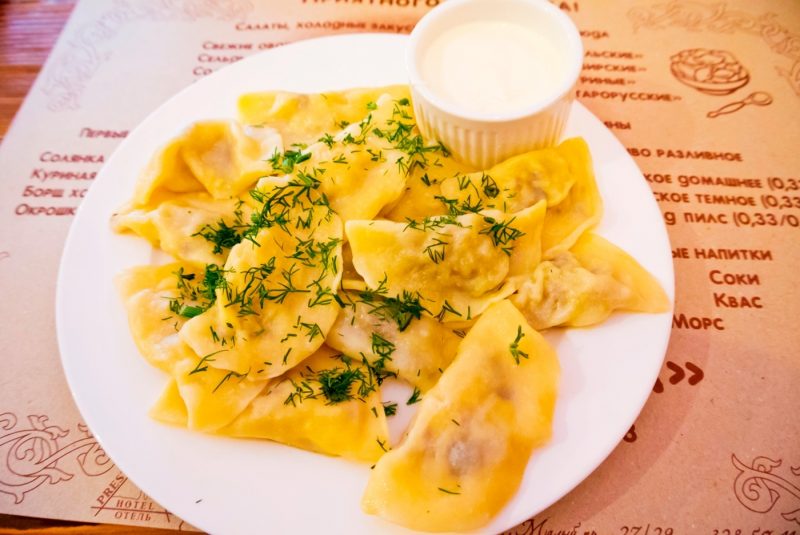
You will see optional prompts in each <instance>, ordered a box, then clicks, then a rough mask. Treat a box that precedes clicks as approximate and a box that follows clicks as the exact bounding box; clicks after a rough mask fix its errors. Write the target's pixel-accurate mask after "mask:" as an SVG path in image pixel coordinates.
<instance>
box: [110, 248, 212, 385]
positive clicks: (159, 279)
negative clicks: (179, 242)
mask: <svg viewBox="0 0 800 535" xmlns="http://www.w3.org/2000/svg"><path fill="white" fill-rule="evenodd" d="M202 280H203V272H202V270H196V268H193V267H192V266H190V265H187V264H181V263H177V262H175V263H171V264H165V265H161V266H137V267H134V268H131V269H128V270H126V271H124V272H122V273H120V274H119V275H118V276H117V278H116V284H117V287H118V289H119V291H120V294H121V296H122V299H123V301H124V303H125V309H126V310H127V312H128V326H129V327H130V330H131V335H132V337H133V340H134V342H135V343H136V347H137V348H138V349H139V353H141V354H142V356H143V357H144V358H145V360H147V362H149V363H150V364H152V365H153V366H155V367H156V368H159V369H160V370H163V371H165V372H167V373H172V371H173V369H174V367H175V364H176V362H177V361H178V360H179V359H180V358H182V355H181V353H180V349H179V348H178V345H180V343H181V342H180V338H179V337H178V331H179V330H180V329H181V327H183V324H184V323H186V321H187V320H188V319H189V317H191V316H192V315H193V314H199V313H200V312H202V310H204V309H205V307H206V306H208V303H207V302H206V301H204V299H203V296H202V295H201V294H200V293H199V292H197V291H196V288H197V286H196V284H195V281H196V282H197V283H200V281H202ZM190 286H191V287H190ZM192 290H195V291H194V292H193V291H192Z"/></svg>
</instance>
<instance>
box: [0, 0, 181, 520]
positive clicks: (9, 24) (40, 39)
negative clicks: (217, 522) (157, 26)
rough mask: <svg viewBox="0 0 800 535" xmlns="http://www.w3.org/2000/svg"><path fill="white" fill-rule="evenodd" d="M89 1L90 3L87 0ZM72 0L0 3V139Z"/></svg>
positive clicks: (1, 0)
mask: <svg viewBox="0 0 800 535" xmlns="http://www.w3.org/2000/svg"><path fill="white" fill-rule="evenodd" d="M90 1H95V0H90ZM74 5H75V0H47V1H41V0H0V141H1V140H2V138H3V137H4V136H5V134H6V132H7V131H8V127H9V125H10V124H11V121H12V120H13V119H14V115H15V114H16V113H17V110H18V109H19V107H20V105H21V104H22V101H23V100H24V99H25V95H26V94H27V93H28V90H30V88H31V85H33V82H34V80H35V79H36V75H37V74H39V71H40V70H41V68H42V65H43V64H44V62H45V60H46V59H47V56H48V54H49V53H50V50H51V49H52V48H53V45H54V44H55V42H56V40H57V39H58V36H59V34H60V33H61V29H62V28H63V27H64V24H65V23H66V22H67V18H69V14H70V13H71V12H72V8H73V7H74ZM84 533H86V534H89V535H121V534H125V533H131V534H136V535H145V534H153V535H155V534H169V533H174V532H172V531H169V530H160V529H144V528H134V527H129V526H115V525H109V524H86V523H82V522H68V521H64V520H49V519H42V518H29V517H23V516H13V515H3V514H0V535H10V534H17V535H19V534H24V535H34V534H39V535H78V534H84Z"/></svg>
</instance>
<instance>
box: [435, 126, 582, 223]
mask: <svg viewBox="0 0 800 535" xmlns="http://www.w3.org/2000/svg"><path fill="white" fill-rule="evenodd" d="M571 143H572V142H571V141H565V142H564V143H562V144H561V145H559V146H558V147H553V148H547V149H541V150H536V151H532V152H528V153H525V154H520V155H519V156H514V157H512V158H509V159H508V160H505V161H504V162H501V163H499V164H497V165H495V166H494V167H492V168H491V169H488V170H486V171H481V172H477V173H470V174H468V175H462V176H456V177H452V178H449V179H447V180H445V181H443V182H442V183H441V190H442V196H443V197H444V198H445V199H447V202H448V203H452V202H455V206H456V207H459V208H461V209H463V208H469V207H472V208H473V209H474V208H475V207H480V208H479V209H487V208H494V209H496V210H501V211H503V212H510V213H513V212H518V211H520V210H522V209H524V208H527V207H529V206H533V205H534V204H536V203H537V202H539V201H540V200H542V199H545V200H546V201H547V206H549V207H552V206H555V205H557V204H558V203H560V202H561V201H563V200H564V199H565V198H566V197H567V194H568V193H569V191H570V188H572V186H573V184H574V183H575V176H574V175H573V174H572V172H571V171H572V170H571V169H570V164H569V159H568V157H570V156H571V154H570V153H571V152H572V148H571ZM437 213H440V212H437Z"/></svg>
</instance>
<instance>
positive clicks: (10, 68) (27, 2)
mask: <svg viewBox="0 0 800 535" xmlns="http://www.w3.org/2000/svg"><path fill="white" fill-rule="evenodd" d="M74 5H75V0H49V1H41V0H0V140H1V139H2V138H3V137H4V136H5V134H6V131H7V130H8V127H9V125H10V124H11V120H12V119H13V118H14V114H16V113H17V110H18V109H19V107H20V105H21V104H22V101H23V100H24V99H25V95H26V94H27V93H28V90H29V89H30V88H31V85H32V84H33V81H34V80H35V79H36V75H37V74H39V70H40V69H41V68H42V65H43V64H44V62H45V60H46V59H47V55H48V54H49V53H50V50H51V49H52V48H53V45H54V44H55V42H56V39H58V35H59V34H60V33H61V29H62V28H63V27H64V23H65V22H66V21H67V18H68V17H69V14H70V12H72V8H73V6H74Z"/></svg>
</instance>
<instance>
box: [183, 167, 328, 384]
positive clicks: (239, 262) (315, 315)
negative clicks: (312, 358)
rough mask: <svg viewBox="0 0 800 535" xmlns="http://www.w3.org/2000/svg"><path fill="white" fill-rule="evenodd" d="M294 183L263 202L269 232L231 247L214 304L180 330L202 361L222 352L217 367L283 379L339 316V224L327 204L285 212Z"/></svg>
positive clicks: (294, 189)
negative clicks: (284, 200) (281, 200)
mask: <svg viewBox="0 0 800 535" xmlns="http://www.w3.org/2000/svg"><path fill="white" fill-rule="evenodd" d="M293 184H295V183H291V182H290V183H288V184H286V186H285V188H287V189H285V190H281V189H276V190H274V191H273V192H272V193H271V197H270V198H271V199H272V201H270V200H269V199H264V201H265V204H264V210H263V211H261V212H258V214H259V217H258V218H257V219H259V218H260V219H259V220H260V221H262V223H263V224H264V225H265V226H264V228H262V229H261V230H259V231H258V233H257V234H255V235H254V236H250V238H249V239H245V240H243V241H242V242H241V243H239V244H238V245H235V246H234V247H233V248H232V249H231V252H230V254H229V255H228V259H227V261H226V263H225V267H224V280H223V281H220V286H219V287H218V288H217V289H216V302H215V304H214V306H213V307H211V308H210V309H209V310H208V311H206V312H204V313H203V314H201V315H199V316H197V317H195V318H192V319H191V320H189V321H188V322H187V323H186V324H185V325H184V326H183V328H182V329H181V331H180V336H181V338H182V339H183V340H184V341H185V342H186V343H187V344H188V345H189V346H190V347H191V348H192V349H194V351H195V352H196V353H197V354H199V355H205V354H209V353H214V352H217V351H222V352H221V353H219V355H217V357H216V358H215V361H214V364H213V366H214V367H216V368H221V369H225V370H232V371H235V372H237V373H248V372H250V373H258V374H262V375H263V376H264V377H275V376H277V375H280V374H282V373H283V372H284V371H286V370H287V369H289V368H291V367H293V366H294V365H295V364H297V363H299V362H300V361H302V360H303V359H305V358H306V357H308V356H309V355H311V354H312V353H313V352H314V351H316V350H317V349H318V348H319V347H320V345H322V342H323V341H324V339H325V335H326V333H327V332H328V330H329V329H330V327H331V325H332V324H333V322H334V320H335V319H336V316H337V314H338V312H339V306H338V305H337V304H336V302H335V300H334V293H335V291H336V289H337V288H338V286H339V282H340V280H341V276H342V262H341V251H342V222H341V220H340V219H339V217H338V216H336V214H334V213H332V212H330V211H329V210H328V209H327V208H326V207H325V206H317V205H313V204H307V203H306V204H304V203H300V204H298V205H297V206H294V207H291V208H287V209H286V211H282V208H281V206H282V205H281V204H280V203H279V202H278V201H277V200H276V199H278V198H283V197H282V196H289V197H292V196H293V195H294V192H296V190H297V189H296V187H295V185H296V184H295V185H293ZM308 194H309V195H310V196H312V197H309V198H313V194H312V193H311V192H308ZM298 202H299V201H298Z"/></svg>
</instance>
